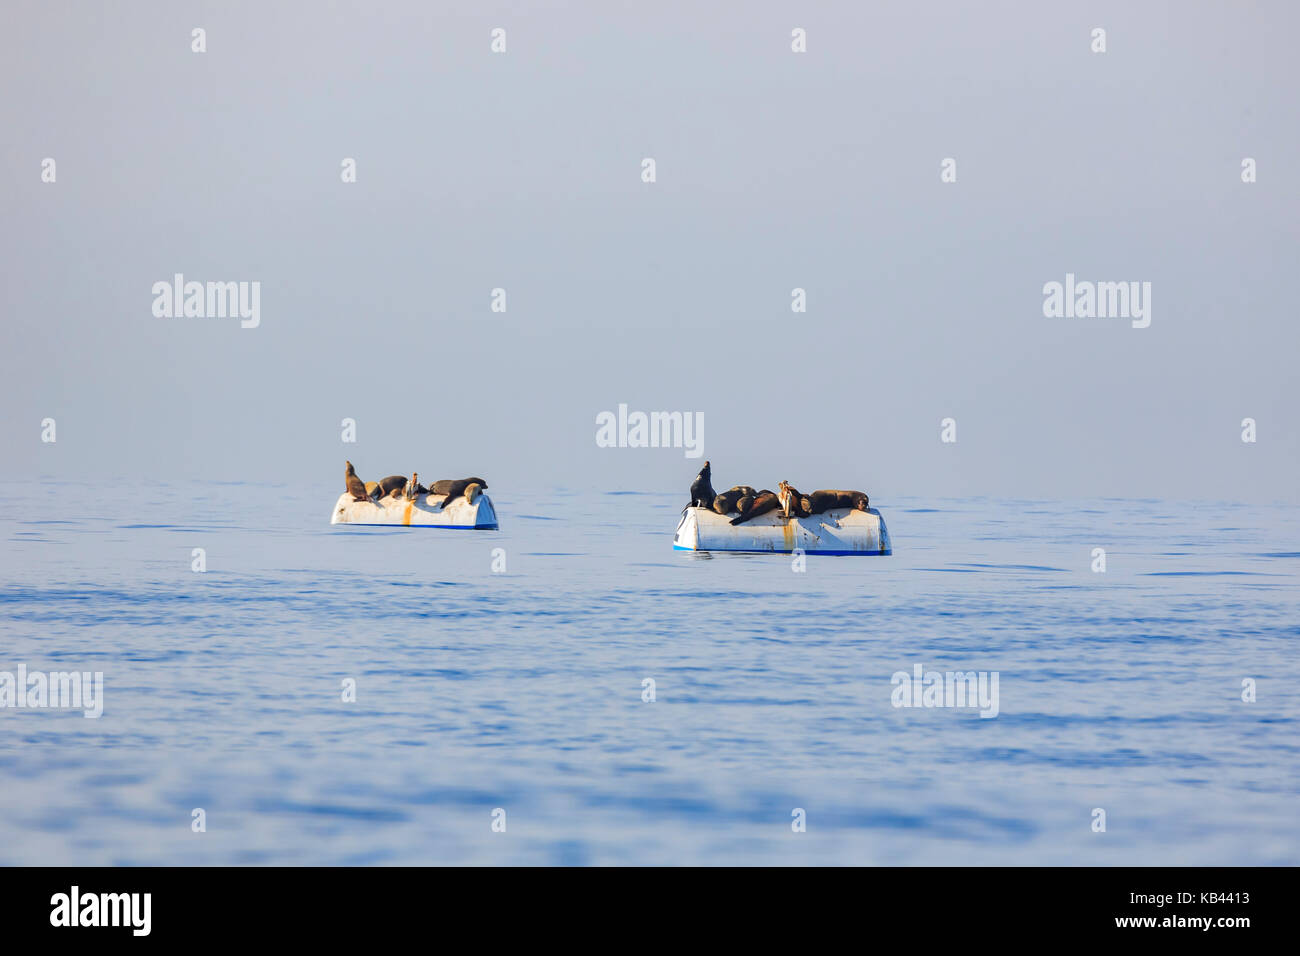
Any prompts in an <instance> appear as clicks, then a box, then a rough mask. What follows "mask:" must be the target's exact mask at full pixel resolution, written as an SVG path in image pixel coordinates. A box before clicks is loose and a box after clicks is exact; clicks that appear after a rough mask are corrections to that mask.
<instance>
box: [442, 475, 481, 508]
mask: <svg viewBox="0 0 1300 956" xmlns="http://www.w3.org/2000/svg"><path fill="white" fill-rule="evenodd" d="M487 486H488V484H487V482H486V481H484V480H483V479H482V478H440V479H438V480H437V481H435V482H434V483H433V484H431V485H430V486H429V494H431V495H446V496H447V497H446V499H445V500H444V501H443V503H442V506H443V508H446V507H447V506H448V505H449V504H451V503H452V502H453V501H455V500H456V499H457V498H459V497H460V496H461V495H464V496H465V500H466V501H468V502H469V503H470V504H473V503H474V502H475V501H477V500H478V496H479V495H480V494H482V493H483V489H484V488H486V487H487Z"/></svg>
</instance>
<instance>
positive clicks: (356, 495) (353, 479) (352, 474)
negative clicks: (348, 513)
mask: <svg viewBox="0 0 1300 956" xmlns="http://www.w3.org/2000/svg"><path fill="white" fill-rule="evenodd" d="M344 464H345V465H347V466H348V467H347V469H346V470H345V471H344V472H343V484H344V486H345V487H346V488H347V490H348V491H349V492H350V493H351V494H352V500H353V501H368V500H369V499H370V495H369V494H367V493H366V484H365V482H363V481H362V480H361V479H360V478H358V477H357V472H356V469H355V468H353V467H352V462H350V461H345V462H344Z"/></svg>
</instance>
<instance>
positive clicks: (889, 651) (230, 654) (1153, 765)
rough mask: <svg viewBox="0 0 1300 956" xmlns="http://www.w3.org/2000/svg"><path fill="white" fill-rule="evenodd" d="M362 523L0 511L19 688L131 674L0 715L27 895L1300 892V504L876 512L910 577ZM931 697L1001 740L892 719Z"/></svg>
mask: <svg viewBox="0 0 1300 956" xmlns="http://www.w3.org/2000/svg"><path fill="white" fill-rule="evenodd" d="M338 491H339V489H338V488H336V487H334V486H333V485H326V484H321V485H320V486H318V487H313V488H309V489H303V488H300V487H289V486H262V485H246V484H233V485H232V484H212V483H195V484H176V485H162V486H157V487H154V488H151V489H150V492H149V496H150V502H151V504H150V509H149V513H148V516H147V518H145V517H142V516H141V514H140V513H139V511H135V512H129V511H128V505H127V504H126V503H123V502H121V501H120V499H118V498H116V497H114V496H112V495H107V494H105V492H104V489H103V487H102V486H100V485H95V484H89V483H87V484H71V483H46V484H36V483H31V482H26V483H10V484H5V485H3V486H0V497H2V499H3V508H0V517H2V520H3V525H4V527H3V533H4V535H5V538H6V541H7V546H6V548H5V557H4V564H3V570H4V575H3V587H2V588H0V671H5V670H7V671H13V670H15V668H16V667H17V665H19V664H25V665H26V666H27V668H28V669H29V670H33V671H34V670H45V671H51V670H74V669H75V670H85V671H102V672H103V675H104V712H103V716H102V717H101V718H99V719H97V720H92V719H86V718H85V717H83V716H82V715H81V713H80V712H79V711H67V710H48V709H47V710H35V709H0V781H2V782H3V785H2V786H0V863H5V864H273V863H275V864H433V863H454V864H461V863H465V864H786V863H789V864H904V865H905V864H945V863H951V864H963V865H965V864H1070V863H1079V864H1296V863H1300V813H1297V806H1298V805H1300V804H1298V803H1297V798H1298V797H1300V760H1298V758H1300V734H1297V719H1298V718H1300V692H1298V690H1297V689H1298V688H1300V655H1297V653H1296V651H1297V639H1298V638H1300V590H1298V589H1297V585H1298V584H1300V534H1298V532H1300V511H1298V510H1297V509H1296V508H1294V507H1283V506H1277V507H1269V506H1247V505H1239V504H1231V503H1204V502H1202V503H1179V502H1167V501H1129V500H1122V501H1121V500H1096V501H1069V502H1052V501H1012V500H997V499H968V500H918V499H900V500H896V501H887V500H886V501H873V504H874V505H877V506H878V507H879V508H880V510H881V512H882V514H883V515H884V517H885V519H886V521H887V522H888V525H889V529H890V532H891V535H892V537H893V544H894V554H893V556H892V557H818V556H815V555H811V556H809V557H808V559H807V565H806V570H805V571H804V572H802V573H800V572H797V571H795V570H794V569H793V567H792V560H791V558H790V557H789V556H783V555H722V554H719V555H696V554H688V553H682V552H674V551H673V550H671V538H672V533H673V529H674V527H675V526H676V522H677V517H678V513H679V511H680V509H681V506H682V504H683V503H684V499H685V494H684V493H679V494H673V495H667V494H658V493H645V494H639V493H627V494H596V493H588V492H581V491H575V490H564V489H557V490H554V491H549V492H539V493H530V494H520V493H517V492H514V491H512V490H511V489H506V488H502V489H499V490H498V489H495V488H494V489H493V491H492V497H493V500H494V502H495V504H496V506H497V509H498V512H499V514H500V517H501V531H499V532H467V531H439V530H431V529H371V528H366V529H362V528H338V527H330V525H329V524H328V523H327V522H328V518H329V513H330V509H331V507H332V505H333V503H334V500H335V498H336V497H337V494H338ZM1098 547H1100V548H1104V549H1105V550H1106V562H1107V567H1106V570H1105V572H1104V573H1094V572H1093V571H1092V570H1091V565H1092V561H1093V558H1092V551H1093V549H1094V548H1098ZM194 548H203V549H204V550H205V553H206V563H207V570H206V571H205V572H203V573H196V572H194V571H192V570H191V560H192V558H191V554H192V549H194ZM494 548H502V549H504V551H505V559H506V570H505V572H504V573H494V572H493V570H492V550H493V549H494ZM917 664H920V665H922V667H923V668H924V669H925V670H938V671H948V670H961V671H969V670H974V671H989V672H997V674H998V676H999V684H998V692H999V700H998V714H997V716H996V717H994V718H991V719H984V718H981V717H980V715H979V713H978V711H977V710H973V709H970V708H915V707H913V708H901V707H895V706H893V704H892V702H891V697H892V694H893V690H894V686H893V684H892V683H891V676H892V675H893V674H894V673H895V672H897V671H907V672H910V671H911V670H912V668H913V667H914V666H915V665H917ZM647 678H649V679H652V680H653V681H654V682H655V683H654V689H655V700H653V701H652V702H647V701H644V700H643V699H642V695H643V681H645V680H646V679H647ZM348 679H351V680H355V682H356V700H355V701H354V702H344V701H343V700H342V686H343V682H344V681H345V680H348ZM1246 679H1253V680H1254V681H1255V694H1256V699H1255V700H1254V701H1253V702H1247V701H1243V699H1242V694H1243V681H1244V680H1246ZM196 808H202V810H203V811H204V814H205V821H206V830H205V831H204V832H194V831H193V829H192V826H191V821H192V819H193V811H194V810H195V809H196ZM498 808H499V809H500V810H502V811H504V821H505V829H504V832H497V831H494V829H493V826H492V824H493V819H494V815H493V814H494V811H495V810H497V809H498ZM796 808H799V809H802V810H803V811H804V816H805V819H806V830H805V831H804V832H795V831H794V830H793V829H792V826H791V823H792V819H794V817H793V816H792V814H793V812H794V811H795V810H796ZM1097 808H1100V809H1103V810H1104V811H1105V821H1106V829H1105V831H1104V832H1094V829H1093V822H1094V819H1095V815H1094V810H1095V809H1097ZM497 819H501V815H500V814H497Z"/></svg>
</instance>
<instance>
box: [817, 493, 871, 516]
mask: <svg viewBox="0 0 1300 956" xmlns="http://www.w3.org/2000/svg"><path fill="white" fill-rule="evenodd" d="M803 503H804V508H805V509H806V510H807V512H808V513H809V514H814V515H819V514H821V513H822V512H824V511H830V510H832V509H834V508H848V509H850V510H853V511H866V510H867V508H868V507H869V506H870V504H871V499H870V498H868V497H867V494H866V492H864V491H842V490H839V489H834V488H832V489H822V490H821V491H814V492H813V493H812V494H810V495H805V496H804V498H803Z"/></svg>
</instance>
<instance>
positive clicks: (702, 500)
mask: <svg viewBox="0 0 1300 956" xmlns="http://www.w3.org/2000/svg"><path fill="white" fill-rule="evenodd" d="M716 497H717V495H716V494H715V493H714V491H713V469H712V466H710V465H709V463H708V462H707V461H706V462H705V463H704V467H703V468H701V469H700V473H699V474H698V475H696V476H695V480H694V481H693V482H691V503H690V504H689V505H687V506H686V507H688V508H711V507H712V506H713V499H714V498H716Z"/></svg>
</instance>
